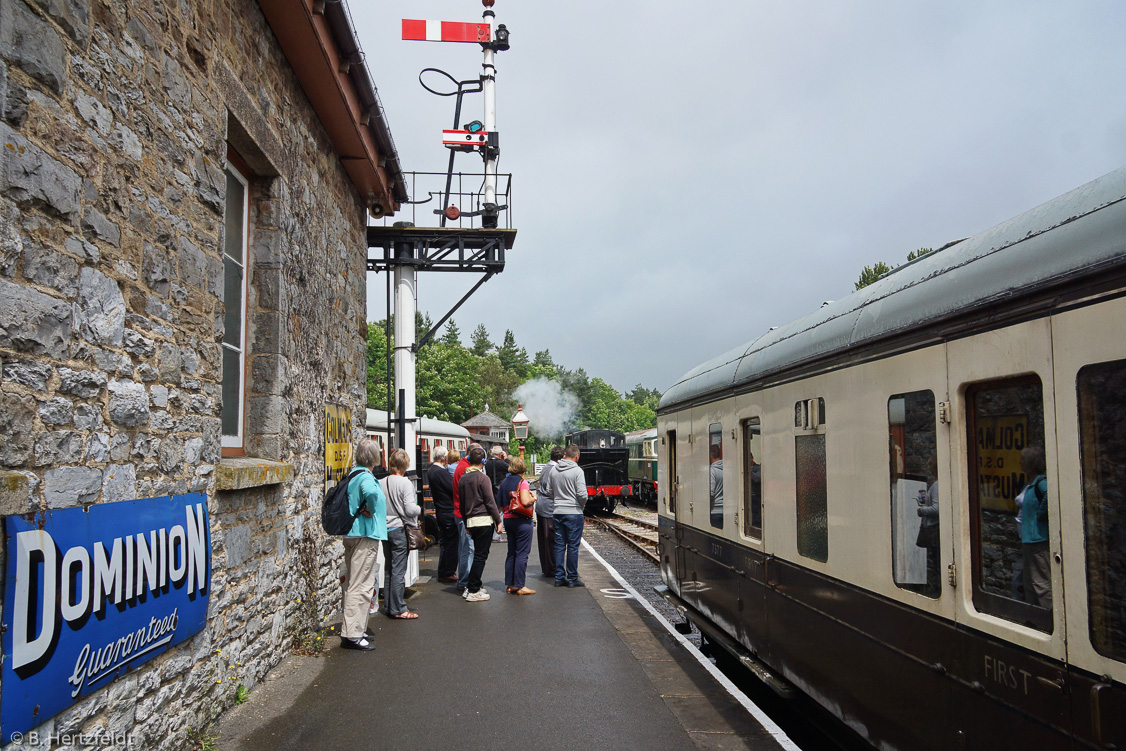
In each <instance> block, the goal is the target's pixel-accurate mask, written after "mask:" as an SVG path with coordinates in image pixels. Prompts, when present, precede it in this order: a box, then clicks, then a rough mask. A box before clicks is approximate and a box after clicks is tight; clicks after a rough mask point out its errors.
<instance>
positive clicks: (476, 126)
mask: <svg viewBox="0 0 1126 751" xmlns="http://www.w3.org/2000/svg"><path fill="white" fill-rule="evenodd" d="M465 129H466V130H468V131H469V132H470V133H480V132H481V131H483V130H484V129H485V124H484V123H483V122H481V121H480V120H473V121H471V122H468V123H466V124H465Z"/></svg>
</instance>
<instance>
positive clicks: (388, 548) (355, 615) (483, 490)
mask: <svg viewBox="0 0 1126 751" xmlns="http://www.w3.org/2000/svg"><path fill="white" fill-rule="evenodd" d="M355 456H356V466H357V468H361V469H363V470H366V471H362V472H360V473H358V474H357V475H356V476H354V477H353V478H352V479H351V480H350V482H349V485H348V504H349V511H350V512H351V513H352V514H353V517H354V522H353V525H352V528H351V530H350V531H349V533H348V535H346V536H345V537H344V560H345V564H346V567H347V583H346V588H345V591H344V607H343V613H344V623H343V625H342V627H341V631H340V636H341V646H343V647H344V648H345V649H358V650H370V649H374V645H373V644H372V634H371V633H370V632H369V631H368V628H367V626H368V616H369V615H371V614H374V613H375V612H377V610H376V598H377V596H378V588H377V586H376V584H377V582H376V559H377V556H378V545H380V544H382V546H383V554H384V561H385V563H384V567H383V568H384V581H383V587H384V594H383V600H384V605H385V608H386V614H387V616H388V617H390V618H396V619H400V620H412V619H415V618H418V613H416V612H414V611H412V610H410V609H408V608H407V605H406V598H405V587H404V583H405V573H406V567H407V556H408V555H409V552H410V546H409V543H408V532H409V530H408V529H407V528H408V527H417V526H418V525H419V523H420V518H421V515H422V507H421V506H419V505H418V503H417V501H416V499H415V486H414V483H413V482H411V480H409V479H408V478H407V477H406V472H407V469H408V468H409V467H410V457H409V455H408V454H407V452H406V451H404V450H402V449H396V450H395V451H393V452H392V453H391V455H390V456H389V457H388V460H387V467H388V470H389V474H387V476H386V477H383V478H382V479H381V480H377V479H376V466H377V464H378V462H379V447H378V445H377V444H376V443H375V442H374V441H372V440H371V439H368V438H365V439H363V440H361V441H360V443H359V445H357V447H356V453H355ZM430 459H431V464H430V467H429V468H428V469H427V471H426V482H427V484H428V485H429V487H430V494H431V497H432V498H433V499H434V513H435V521H436V522H437V524H438V530H439V535H438V544H439V553H438V572H437V578H438V581H440V582H444V583H448V584H455V585H456V589H457V591H458V592H460V593H461V596H462V597H463V598H465V600H466V601H467V602H484V601H486V600H488V599H489V597H490V595H489V592H488V590H487V589H485V587H484V585H483V583H482V575H483V573H484V569H485V564H486V562H487V561H488V558H489V553H490V550H491V549H492V545H493V543H494V542H507V545H508V550H507V554H506V556H505V562H504V585H505V592H506V593H507V594H511V595H518V596H521V595H534V594H535V593H536V590H534V589H532V588H531V587H529V586H528V575H527V569H528V559H529V557H530V556H531V552H532V540H533V539H535V540H537V544H538V548H539V563H540V573H541V575H542V576H543V577H545V578H548V579H551V580H552V582H553V584H554V586H556V587H582V586H584V584H583V582H582V580H581V579H579V572H578V562H579V547H580V546H581V544H582V536H583V526H584V522H583V509H584V508H585V507H586V502H587V488H586V477H585V475H584V474H583V470H582V468H581V467H579V465H578V459H579V447H578V446H575V445H569V446H567V447H566V448H563V447H556V448H554V449H552V451H551V461H550V462H549V463H548V464H547V466H546V467H544V469H543V471H542V472H541V473H540V476H539V490H538V492H535V491H533V490H532V488H531V486H530V484H529V482H528V481H527V480H526V479H525V477H524V476H525V474H526V473H527V465H526V464H525V462H524V459H523V457H512V458H509V457H507V456H506V455H505V452H504V451H503V449H501V448H500V447H496V448H494V449H493V451H492V456H491V457H489V458H488V459H486V452H485V450H484V449H483V448H482V447H481V445H480V444H477V443H473V444H470V446H469V448H468V449H467V450H466V453H465V455H464V456H462V455H461V454H460V453H459V452H458V451H455V450H447V449H446V448H444V447H436V448H434V449H433V451H432V453H431V457H430ZM537 529H538V533H537V532H536V530H537Z"/></svg>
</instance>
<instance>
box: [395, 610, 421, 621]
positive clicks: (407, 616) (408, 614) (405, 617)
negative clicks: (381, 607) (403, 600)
mask: <svg viewBox="0 0 1126 751" xmlns="http://www.w3.org/2000/svg"><path fill="white" fill-rule="evenodd" d="M391 617H392V618H398V619H399V620H401V621H410V620H414V619H415V618H417V617H418V613H415V612H414V611H411V610H404V611H403V612H401V613H399V614H398V615H393V616H391Z"/></svg>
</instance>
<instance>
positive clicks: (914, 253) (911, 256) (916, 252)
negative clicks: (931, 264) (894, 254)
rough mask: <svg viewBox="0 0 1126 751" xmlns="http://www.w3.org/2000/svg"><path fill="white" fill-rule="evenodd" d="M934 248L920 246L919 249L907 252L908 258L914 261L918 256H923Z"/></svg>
mask: <svg viewBox="0 0 1126 751" xmlns="http://www.w3.org/2000/svg"><path fill="white" fill-rule="evenodd" d="M933 250H934V248H919V249H918V250H912V251H911V252H910V253H908V254H907V260H908V261H914V260H915V259H916V258H922V257H923V256H925V255H926V254H927V253H930V252H931V251H933Z"/></svg>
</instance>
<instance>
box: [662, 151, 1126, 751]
mask: <svg viewBox="0 0 1126 751" xmlns="http://www.w3.org/2000/svg"><path fill="white" fill-rule="evenodd" d="M1124 324H1126V170H1119V171H1116V172H1113V173H1111V174H1109V175H1106V176H1104V177H1103V178H1100V179H1098V180H1095V181H1093V182H1091V183H1089V184H1087V185H1085V186H1083V187H1081V188H1079V189H1077V190H1075V191H1073V192H1071V193H1068V194H1067V195H1064V196H1062V197H1060V198H1058V199H1055V200H1053V201H1050V202H1048V203H1046V204H1044V205H1042V206H1040V207H1038V208H1036V209H1033V210H1032V211H1029V212H1027V213H1025V214H1023V215H1021V216H1018V217H1016V218H1015V219H1012V220H1010V221H1008V222H1005V223H1003V224H1001V225H999V226H997V227H995V228H993V229H991V230H988V231H986V232H984V233H982V234H980V235H977V236H975V237H972V238H969V239H966V240H963V241H961V242H958V243H956V244H953V245H951V246H948V247H946V248H944V249H942V250H940V251H936V252H933V253H931V254H928V255H925V256H923V257H922V258H920V259H918V260H916V261H914V262H912V263H910V264H908V265H906V266H903V267H900V268H899V269H897V270H895V271H894V272H892V273H890V274H888V275H886V276H885V277H883V278H882V279H880V280H879V281H877V282H876V283H875V284H872V285H870V286H868V287H866V288H864V289H862V290H860V291H858V292H856V293H854V294H852V295H850V296H848V297H846V298H844V299H842V300H839V301H837V302H835V303H832V304H829V305H827V306H824V307H822V308H821V309H819V310H818V311H816V312H815V313H813V314H811V315H809V316H807V317H805V318H802V319H800V320H798V321H795V322H794V323H791V324H789V325H787V326H783V327H781V328H778V329H775V330H772V331H770V332H768V333H767V334H765V335H764V336H762V337H759V338H758V339H756V340H754V341H752V342H750V343H748V344H745V345H742V346H740V347H737V348H735V349H733V350H731V351H730V352H728V353H726V354H724V355H722V356H720V357H718V358H716V359H714V360H712V361H710V362H707V363H704V364H703V365H701V366H699V367H698V368H696V369H694V370H692V371H691V372H689V373H688V374H686V375H685V376H684V377H683V378H682V379H680V381H679V382H677V383H676V384H675V385H674V386H673V387H672V388H671V389H670V390H669V391H668V392H667V393H666V394H665V395H664V397H663V398H662V400H661V403H660V407H659V410H658V434H659V442H660V445H659V446H658V450H659V454H660V465H659V470H658V478H659V485H658V486H659V488H660V497H659V502H658V512H659V521H660V556H661V567H662V575H663V577H664V579H665V581H666V583H667V592H666V596H667V597H669V599H670V600H671V601H672V602H673V603H674V604H676V605H677V606H678V607H679V608H680V609H681V610H682V611H683V612H684V613H685V614H686V615H687V616H688V619H689V620H691V621H693V622H694V623H696V624H697V625H698V626H700V628H701V630H702V631H703V633H704V634H705V636H706V637H707V638H708V640H709V641H710V642H712V643H714V644H716V645H718V646H721V647H724V648H726V649H727V650H728V651H729V652H730V653H731V654H732V655H734V656H736V657H737V658H738V659H739V660H740V661H742V662H743V663H744V664H746V665H748V666H750V667H751V668H752V669H753V670H754V671H755V672H756V673H758V675H759V676H760V677H761V678H763V679H764V680H766V681H767V682H768V683H769V684H771V685H773V686H774V687H776V688H777V689H779V690H780V691H786V690H793V689H795V688H796V689H799V690H801V691H804V692H806V693H807V694H809V695H810V696H811V697H813V698H814V699H815V700H816V701H817V702H819V703H820V704H821V705H823V706H824V707H825V708H826V709H828V710H829V711H830V712H832V713H833V714H835V715H837V716H838V717H839V718H840V719H842V720H843V721H844V722H845V723H847V724H848V725H850V726H851V727H852V728H854V729H855V730H856V731H857V732H859V733H860V734H861V735H862V736H864V737H865V738H866V739H867V740H868V741H869V742H871V743H872V744H873V745H874V746H876V747H878V748H881V749H903V750H904V751H906V750H911V751H915V750H917V749H933V750H934V751H939V750H940V749H942V750H946V749H989V750H990V751H992V750H993V749H998V748H1035V749H1077V748H1084V749H1087V748H1089V749H1114V748H1119V749H1121V748H1126V688H1124V685H1123V684H1124V681H1126V336H1124V335H1123V326H1124ZM1025 449H1034V451H1032V452H1027V451H1024V450H1025ZM1036 451H1039V452H1041V454H1042V456H1043V462H1044V467H1043V468H1042V469H1043V470H1044V472H1043V476H1044V477H1046V482H1045V483H1043V486H1042V487H1043V488H1044V491H1041V493H1042V497H1040V496H1039V495H1038V496H1037V502H1038V503H1042V504H1043V507H1044V510H1043V513H1042V514H1039V515H1037V519H1038V520H1039V521H1040V524H1041V525H1042V526H1040V527H1038V529H1039V530H1040V532H1041V534H1042V536H1044V537H1046V542H1040V541H1038V540H1037V539H1034V538H1035V535H1029V534H1027V533H1026V535H1025V541H1022V532H1021V530H1022V527H1021V526H1018V513H1020V511H1021V510H1022V509H1023V510H1024V513H1026V514H1028V513H1030V512H1029V508H1030V507H1035V506H1036V503H1032V504H1030V503H1029V501H1028V500H1027V499H1024V505H1023V507H1021V508H1018V506H1017V501H1018V500H1022V496H1028V493H1024V492H1022V491H1023V489H1024V488H1025V486H1026V485H1028V484H1029V483H1030V482H1031V481H1032V480H1033V479H1034V478H1033V477H1031V476H1030V475H1031V474H1033V473H1035V472H1038V471H1039V469H1038V468H1036V467H1034V466H1033V465H1034V464H1035V454H1036ZM1022 452H1024V453H1023V461H1022ZM1037 486H1038V487H1040V486H1039V484H1038V485H1037ZM932 510H933V513H932ZM926 519H931V520H932V521H935V522H937V524H936V525H931V524H926V525H925V524H924V520H926ZM1023 523H1024V522H1023V520H1021V521H1020V524H1023ZM923 526H931V527H933V528H932V529H931V530H928V531H927V532H924V531H923V530H922V527H923ZM1045 528H1046V530H1045ZM1045 531H1046V534H1043V533H1044V532H1045ZM1030 537H1031V538H1033V539H1028V538H1030ZM1026 546H1027V547H1026ZM1028 561H1032V562H1033V564H1034V565H1035V564H1037V563H1044V564H1045V565H1046V569H1047V570H1046V576H1042V577H1040V578H1039V579H1037V578H1036V577H1033V578H1032V579H1030V578H1029V576H1026V575H1025V573H1024V572H1023V571H1022V568H1023V567H1025V565H1026V563H1027V562H1028ZM1037 570H1039V569H1037ZM1033 585H1035V586H1033Z"/></svg>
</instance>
